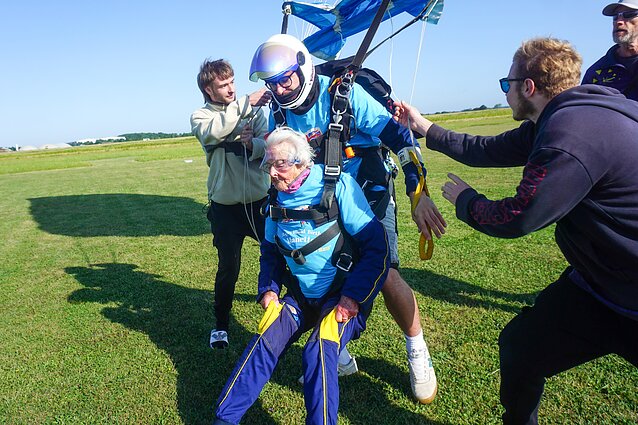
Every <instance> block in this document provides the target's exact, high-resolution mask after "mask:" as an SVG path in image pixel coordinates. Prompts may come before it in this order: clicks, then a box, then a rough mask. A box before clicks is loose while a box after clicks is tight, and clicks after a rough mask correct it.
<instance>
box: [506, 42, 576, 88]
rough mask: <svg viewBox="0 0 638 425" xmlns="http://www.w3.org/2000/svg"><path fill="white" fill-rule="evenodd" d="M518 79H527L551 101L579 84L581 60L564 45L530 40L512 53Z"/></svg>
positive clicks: (567, 45)
mask: <svg viewBox="0 0 638 425" xmlns="http://www.w3.org/2000/svg"><path fill="white" fill-rule="evenodd" d="M513 63H514V66H515V68H514V69H515V71H516V75H515V77H517V78H530V79H532V80H533V81H534V83H535V84H536V87H537V89H538V91H539V92H541V93H542V94H544V95H545V96H547V97H548V98H550V99H551V98H553V97H554V96H556V95H557V94H559V93H562V92H563V91H565V90H567V89H570V88H572V87H576V86H577V85H579V84H580V68H581V66H582V63H583V59H582V58H581V56H580V55H579V54H578V52H577V51H576V50H575V49H574V48H573V47H572V45H571V44H569V42H567V41H563V40H558V39H555V38H549V37H546V38H533V39H531V40H528V41H524V42H523V44H522V45H521V47H519V48H518V50H517V51H516V53H514V58H513Z"/></svg>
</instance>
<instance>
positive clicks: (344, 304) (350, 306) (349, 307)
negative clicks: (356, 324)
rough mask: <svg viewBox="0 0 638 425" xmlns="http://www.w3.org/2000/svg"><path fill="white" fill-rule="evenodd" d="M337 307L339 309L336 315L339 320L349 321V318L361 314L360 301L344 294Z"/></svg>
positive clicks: (341, 321) (340, 321)
mask: <svg viewBox="0 0 638 425" xmlns="http://www.w3.org/2000/svg"><path fill="white" fill-rule="evenodd" d="M336 309H337V311H336V314H335V317H336V319H337V322H339V323H343V322H347V321H348V320H350V319H352V318H353V317H355V316H356V315H357V314H359V303H358V302H356V301H355V300H353V299H352V298H350V297H346V296H345V295H342V296H341V299H340V300H339V304H337V307H336Z"/></svg>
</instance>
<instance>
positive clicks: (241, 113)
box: [190, 59, 270, 348]
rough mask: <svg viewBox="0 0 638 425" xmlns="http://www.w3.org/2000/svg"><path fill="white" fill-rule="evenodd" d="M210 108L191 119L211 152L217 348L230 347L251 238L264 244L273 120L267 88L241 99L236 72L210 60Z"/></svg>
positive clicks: (204, 72)
mask: <svg viewBox="0 0 638 425" xmlns="http://www.w3.org/2000/svg"><path fill="white" fill-rule="evenodd" d="M197 85H198V86H199V89H200V90H201V92H202V94H203V96H204V100H205V102H206V104H205V105H204V106H203V107H202V108H200V109H198V110H197V111H195V112H193V114H192V115H191V119H190V121H191V129H192V132H193V134H194V135H195V137H197V139H198V140H199V142H200V143H201V144H202V148H203V149H204V152H205V153H206V163H207V164H208V167H209V173H208V181H207V186H208V200H209V208H208V214H207V217H208V220H209V221H210V223H211V226H210V227H211V231H212V233H213V246H215V247H216V248H217V257H218V263H217V273H216V275H215V319H216V321H217V324H216V326H215V328H214V329H213V330H212V331H211V334H210V346H211V347H212V348H225V347H226V346H228V324H229V319H230V310H231V307H232V303H233V296H234V293H235V283H236V282H237V278H238V276H239V268H240V265H241V248H242V244H243V242H244V238H245V237H246V236H249V237H252V238H254V239H256V240H257V241H260V240H262V239H263V237H264V219H263V217H262V216H261V215H260V214H259V207H260V206H261V204H262V203H263V201H264V198H265V197H266V193H267V191H268V188H269V187H270V178H269V176H268V174H266V173H264V172H262V171H261V170H260V169H259V164H260V163H261V158H262V157H263V155H264V136H265V134H266V131H267V122H266V118H265V116H264V114H263V113H262V112H261V110H260V109H259V108H260V107H261V106H263V105H265V104H267V103H268V101H269V100H270V93H269V92H267V91H266V89H261V90H258V91H256V92H254V93H251V94H249V95H245V96H243V97H240V98H239V99H238V98H237V94H236V92H235V73H234V71H233V68H232V66H231V65H230V63H228V62H227V61H225V60H223V59H218V60H215V61H209V60H206V61H204V63H203V64H202V66H201V68H200V71H199V74H198V75H197Z"/></svg>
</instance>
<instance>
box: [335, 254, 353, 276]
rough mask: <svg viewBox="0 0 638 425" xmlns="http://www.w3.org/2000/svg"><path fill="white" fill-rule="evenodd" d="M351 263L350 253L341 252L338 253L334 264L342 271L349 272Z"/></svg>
mask: <svg viewBox="0 0 638 425" xmlns="http://www.w3.org/2000/svg"><path fill="white" fill-rule="evenodd" d="M352 264H353V261H352V255H350V254H347V253H345V252H342V253H341V254H339V259H338V260H337V264H335V266H336V267H337V268H338V269H340V270H343V271H344V272H349V271H350V269H351V268H352Z"/></svg>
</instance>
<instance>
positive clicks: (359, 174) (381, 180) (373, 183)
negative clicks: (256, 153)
mask: <svg viewBox="0 0 638 425" xmlns="http://www.w3.org/2000/svg"><path fill="white" fill-rule="evenodd" d="M250 79H251V80H252V81H257V80H258V79H261V80H264V82H265V83H266V86H267V87H268V88H269V89H270V90H271V91H272V93H273V102H272V105H271V109H272V111H271V117H270V122H269V125H270V127H271V129H272V128H274V127H275V125H279V126H281V125H286V126H288V127H291V128H292V129H294V130H297V131H299V132H301V133H303V134H305V135H306V138H307V140H308V142H309V143H310V144H311V145H314V146H315V147H318V148H320V149H323V148H325V139H326V137H325V135H327V134H328V129H329V124H330V115H331V114H332V112H331V111H332V109H333V108H332V104H331V95H330V92H329V86H330V82H331V79H330V77H327V76H323V75H319V74H318V73H317V72H316V70H315V67H314V65H313V61H312V58H311V56H310V53H309V52H308V49H307V48H306V47H305V45H304V44H303V43H302V42H301V41H300V40H298V39H296V38H295V37H292V36H290V35H287V34H277V35H274V36H272V37H270V38H269V39H268V40H267V41H266V42H264V43H263V44H261V45H260V46H259V47H258V49H257V51H256V52H255V54H254V56H253V61H252V64H251V70H250ZM349 102H350V108H351V112H352V116H353V120H352V122H353V123H352V124H351V125H350V138H349V139H348V140H346V141H343V144H342V145H341V144H340V145H339V149H340V152H342V154H343V155H342V158H343V173H345V174H349V175H350V176H352V177H354V178H355V179H356V180H357V182H358V183H359V184H360V185H361V186H362V188H363V189H364V194H365V196H366V199H368V201H369V202H374V203H375V204H374V207H373V210H374V212H375V215H377V217H378V218H379V219H380V220H381V222H382V223H383V225H384V227H385V229H386V233H387V234H388V239H389V244H390V253H391V269H390V271H389V273H388V277H387V279H386V280H385V283H384V284H383V288H382V289H381V291H382V293H383V298H384V301H385V305H386V307H387V308H388V311H389V312H390V314H391V315H392V317H393V318H394V320H395V321H396V323H397V324H398V325H399V327H400V328H401V330H402V331H403V333H404V335H405V340H406V350H407V354H408V367H409V371H410V383H411V387H412V391H413V393H414V395H415V397H416V399H417V400H419V401H420V402H421V403H426V404H427V403H430V402H432V401H433V400H434V397H435V395H436V392H437V383H436V375H435V371H434V368H433V365H432V359H431V357H430V353H429V351H428V347H427V345H426V342H425V339H424V337H423V331H422V328H421V319H420V314H419V309H418V305H417V302H416V298H415V296H414V293H413V292H412V289H411V288H410V287H409V286H408V284H407V283H406V282H405V281H404V280H403V278H402V277H401V275H400V274H399V271H398V266H399V256H398V243H397V242H398V241H397V227H396V218H395V204H394V200H393V199H392V197H391V196H385V194H388V193H392V184H393V182H392V179H391V178H390V177H389V174H390V173H389V172H388V170H385V169H383V165H381V166H380V167H379V165H378V164H379V162H381V163H382V162H383V161H382V160H379V157H380V148H381V144H382V143H383V144H384V145H385V146H387V147H388V148H390V149H391V150H392V151H393V152H394V153H396V154H397V155H398V157H399V159H400V162H401V166H402V168H403V171H404V174H405V180H406V188H407V190H406V193H407V194H408V196H410V197H412V196H413V195H414V192H415V190H416V187H417V183H418V180H419V178H418V169H417V167H416V166H415V164H413V163H411V162H410V161H409V159H408V160H407V161H405V158H409V153H410V152H414V153H415V154H416V155H417V156H418V157H419V158H420V156H421V152H420V148H419V146H418V144H416V143H415V144H414V145H413V143H412V138H411V136H410V133H409V130H408V129H407V128H405V127H402V126H400V125H398V124H396V123H395V122H394V121H393V120H392V115H391V114H390V113H389V112H388V110H386V109H385V107H384V105H381V104H380V103H379V102H378V101H376V100H375V99H374V98H373V97H372V96H370V95H369V94H368V93H367V92H366V91H365V90H364V89H363V88H362V87H361V86H360V85H359V84H357V83H354V84H353V85H352V89H351V91H350V95H349ZM322 141H323V142H322ZM322 143H323V144H322ZM402 158H403V160H402ZM420 166H421V167H423V165H422V164H421V165H420ZM373 170H380V172H375V171H373ZM423 172H424V174H425V169H423ZM413 219H414V221H415V222H416V223H417V226H418V227H419V230H421V231H422V232H423V234H424V235H426V237H428V238H430V237H431V236H430V233H429V230H428V226H429V228H431V229H432V231H433V233H434V235H435V236H436V237H440V236H441V235H442V234H443V233H444V232H445V226H446V223H445V220H444V219H443V217H442V216H441V214H440V213H439V211H438V209H437V208H436V205H434V203H433V202H432V200H431V199H430V198H429V197H427V196H422V197H421V198H420V202H419V205H418V206H417V208H416V209H415V212H414V213H413ZM344 353H347V350H346V349H345V348H344V349H343V350H342V351H341V355H340V359H339V367H340V368H341V366H342V365H343V364H344V363H343V361H344V360H345V359H344V358H343V354H344ZM352 371H356V364H355V367H354V370H352ZM344 374H347V373H344Z"/></svg>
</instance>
